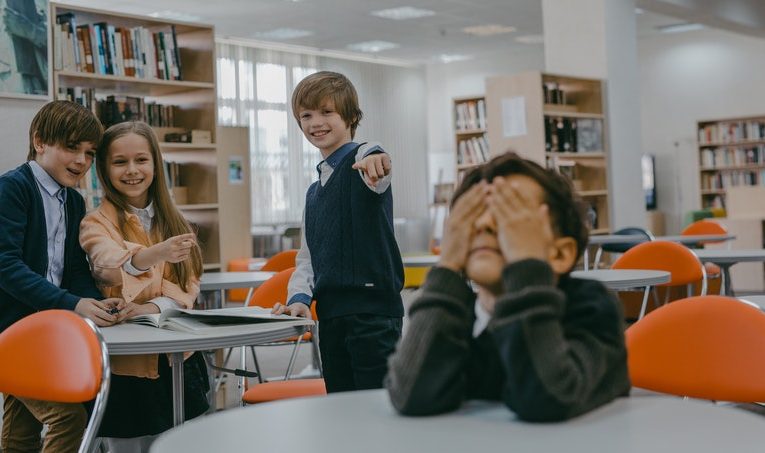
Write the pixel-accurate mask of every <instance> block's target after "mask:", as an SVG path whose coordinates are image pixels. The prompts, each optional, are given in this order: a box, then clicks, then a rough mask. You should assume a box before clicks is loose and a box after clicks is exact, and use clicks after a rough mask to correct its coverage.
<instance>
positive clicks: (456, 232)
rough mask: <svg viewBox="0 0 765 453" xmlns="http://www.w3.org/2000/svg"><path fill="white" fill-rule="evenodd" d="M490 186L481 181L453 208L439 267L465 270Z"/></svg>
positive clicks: (448, 220) (447, 220)
mask: <svg viewBox="0 0 765 453" xmlns="http://www.w3.org/2000/svg"><path fill="white" fill-rule="evenodd" d="M487 194H488V184H487V183H486V181H481V182H479V183H478V184H475V185H474V186H473V187H471V188H470V189H468V191H467V192H465V193H464V194H463V195H462V196H461V197H460V198H459V199H458V200H457V202H456V203H454V206H453V207H452V210H451V212H450V213H449V217H448V218H447V219H446V226H445V227H444V238H443V240H442V241H441V258H440V259H439V261H438V265H439V266H441V267H445V268H448V269H451V270H453V271H454V272H458V273H461V272H462V271H464V270H465V264H466V262H467V258H468V254H469V252H470V245H471V244H470V243H471V241H472V238H473V230H474V224H475V221H476V219H478V217H480V216H481V214H483V212H484V211H485V210H486V195H487Z"/></svg>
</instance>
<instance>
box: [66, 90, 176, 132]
mask: <svg viewBox="0 0 765 453" xmlns="http://www.w3.org/2000/svg"><path fill="white" fill-rule="evenodd" d="M57 96H58V99H59V100H67V101H72V102H76V103H78V104H80V105H83V106H85V107H86V108H88V109H90V110H91V111H92V112H93V113H95V114H96V116H97V117H98V119H99V120H101V123H102V124H103V125H104V126H105V127H109V126H111V125H113V124H117V123H121V122H124V121H144V122H146V123H148V124H149V125H150V126H154V127H175V110H176V107H177V106H175V105H165V104H158V103H156V102H153V101H150V102H146V101H145V99H144V98H141V97H135V96H113V95H111V96H106V98H103V99H97V98H96V90H95V88H81V87H71V88H64V87H62V88H59V90H58V94H57ZM160 140H163V138H162V137H160Z"/></svg>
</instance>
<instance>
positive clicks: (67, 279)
mask: <svg viewBox="0 0 765 453" xmlns="http://www.w3.org/2000/svg"><path fill="white" fill-rule="evenodd" d="M102 134H103V128H102V126H101V123H100V122H99V121H98V119H97V118H96V117H95V116H94V115H93V114H92V113H91V112H90V111H89V110H87V109H86V108H84V107H82V106H80V105H78V104H75V103H72V102H67V101H55V102H50V103H48V104H46V105H45V106H43V108H42V109H40V111H39V112H37V114H36V115H35V117H34V119H33V120H32V124H31V126H30V127H29V155H28V156H27V161H28V162H26V163H24V164H22V165H21V166H19V167H17V168H16V169H14V170H11V171H9V172H7V173H5V174H4V175H2V176H0V206H2V209H0V331H3V330H5V329H6V328H8V326H10V325H11V324H13V323H14V322H16V321H18V320H20V319H22V318H23V317H25V316H27V315H30V314H32V313H35V312H38V311H40V310H47V309H52V308H56V309H64V310H74V311H75V312H77V313H78V314H80V315H81V316H84V317H86V318H90V319H92V320H93V321H94V322H95V323H96V324H98V325H99V326H109V325H112V324H114V323H116V322H118V321H120V320H121V319H120V316H119V315H115V314H112V310H119V309H121V308H122V307H123V305H124V301H122V299H105V300H100V299H102V296H101V292H100V291H99V290H98V288H97V287H96V285H95V282H94V281H93V277H92V276H91V274H90V268H89V267H88V262H87V260H86V259H85V253H84V252H83V251H82V248H81V247H80V240H79V236H80V235H79V230H80V221H81V220H82V218H83V216H84V215H85V203H84V201H83V199H82V196H80V194H79V193H77V191H76V190H75V189H74V187H76V186H77V183H78V182H79V180H80V179H81V178H82V177H83V176H85V173H86V172H87V170H88V168H90V164H91V163H92V162H93V156H94V155H95V148H96V146H98V143H99V142H100V141H101V135H102ZM0 366H8V365H7V364H0ZM55 378H56V377H55V376H51V379H55ZM3 396H4V402H3V410H4V413H3V431H2V449H3V451H6V452H16V451H40V432H41V431H42V427H43V424H45V425H48V432H47V434H46V436H45V443H44V445H43V449H42V451H43V452H44V453H51V452H70V451H77V449H78V448H79V446H80V442H81V440H82V435H83V433H84V432H85V427H86V425H87V418H88V415H87V412H86V410H85V406H83V405H82V404H79V403H54V402H47V401H37V400H30V399H27V398H16V397H14V396H13V395H8V394H5V395H3Z"/></svg>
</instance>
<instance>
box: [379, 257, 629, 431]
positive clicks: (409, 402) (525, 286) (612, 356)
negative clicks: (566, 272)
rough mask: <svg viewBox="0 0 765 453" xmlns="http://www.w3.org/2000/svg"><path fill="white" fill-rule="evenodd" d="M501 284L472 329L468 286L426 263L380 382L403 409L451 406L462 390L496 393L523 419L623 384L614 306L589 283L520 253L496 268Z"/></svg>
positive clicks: (558, 413)
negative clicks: (489, 311) (477, 328)
mask: <svg viewBox="0 0 765 453" xmlns="http://www.w3.org/2000/svg"><path fill="white" fill-rule="evenodd" d="M503 280H504V284H505V288H506V292H505V293H504V294H503V295H501V296H500V297H499V298H498V300H497V303H496V306H495V310H494V314H493V316H492V318H491V321H490V322H489V326H488V328H487V329H486V330H485V331H484V332H483V333H482V334H481V335H480V336H478V337H477V338H473V336H472V327H473V322H474V319H475V318H474V303H475V294H474V293H473V291H472V290H471V289H470V287H469V286H468V284H467V282H466V281H465V279H464V278H463V277H461V276H460V275H458V274H456V273H455V272H453V271H451V270H448V269H444V268H438V267H435V268H433V269H432V270H431V271H430V273H429V274H428V277H427V280H426V282H425V285H424V286H423V293H422V295H421V296H420V298H419V299H417V301H415V302H414V304H413V305H412V307H411V308H410V310H409V327H408V329H407V334H406V336H405V337H404V339H403V340H402V341H401V343H400V344H399V345H398V348H397V350H396V352H395V354H394V355H393V356H392V357H391V359H390V369H389V372H388V376H387V377H386V381H385V385H386V387H387V388H388V391H389V394H390V398H391V401H392V403H393V406H394V407H395V408H396V409H397V410H398V411H400V412H401V413H403V414H406V415H429V414H437V413H441V412H446V411H451V410H454V409H456V408H457V407H459V405H460V404H461V403H462V402H463V401H465V400H468V399H489V400H501V401H503V402H504V403H505V404H506V405H507V407H508V408H509V409H510V410H512V411H513V412H515V413H516V414H517V416H518V417H519V418H521V419H524V420H530V421H556V420H565V419H568V418H571V417H575V416H577V415H580V414H582V413H584V412H587V411H589V410H592V409H594V408H596V407H598V406H600V405H603V404H605V403H607V402H609V401H611V400H613V399H614V398H616V397H618V396H623V395H627V394H628V393H629V389H630V382H629V377H628V374H627V352H626V349H625V346H624V333H623V329H624V326H623V320H622V312H621V308H620V305H619V304H618V301H617V300H616V299H615V298H614V297H613V295H612V294H611V293H609V292H608V290H607V289H606V288H605V287H604V286H603V285H602V284H600V283H599V282H596V281H591V280H578V279H572V278H569V277H567V276H564V277H562V278H561V279H560V281H559V284H558V285H557V286H554V275H553V271H552V269H551V268H550V266H549V265H548V264H547V263H545V262H543V261H539V260H531V259H529V260H523V261H520V262H517V263H513V264H510V265H508V266H507V267H506V268H505V269H504V271H503Z"/></svg>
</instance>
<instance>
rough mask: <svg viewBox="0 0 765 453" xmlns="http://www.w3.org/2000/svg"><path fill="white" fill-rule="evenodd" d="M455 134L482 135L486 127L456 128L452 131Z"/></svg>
mask: <svg viewBox="0 0 765 453" xmlns="http://www.w3.org/2000/svg"><path fill="white" fill-rule="evenodd" d="M454 133H455V134H456V135H458V136H459V135H483V134H485V133H486V129H458V130H457V131H456V132H454Z"/></svg>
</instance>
